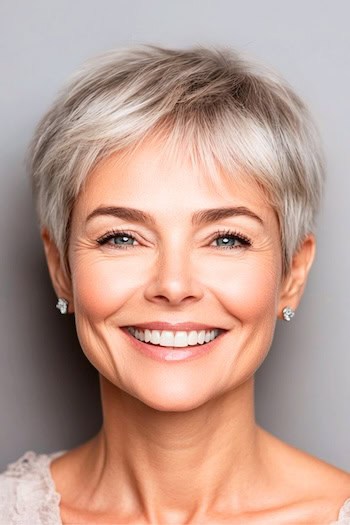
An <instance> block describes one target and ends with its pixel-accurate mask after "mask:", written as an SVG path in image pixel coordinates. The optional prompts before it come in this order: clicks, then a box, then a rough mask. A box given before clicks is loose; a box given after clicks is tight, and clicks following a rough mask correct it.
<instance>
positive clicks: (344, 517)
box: [335, 498, 350, 525]
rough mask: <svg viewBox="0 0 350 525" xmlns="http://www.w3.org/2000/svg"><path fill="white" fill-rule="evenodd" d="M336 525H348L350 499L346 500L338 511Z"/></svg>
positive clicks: (349, 523)
mask: <svg viewBox="0 0 350 525" xmlns="http://www.w3.org/2000/svg"><path fill="white" fill-rule="evenodd" d="M335 523H336V524H337V525H350V498H349V499H347V500H346V501H345V503H344V505H343V506H342V508H341V509H340V512H339V516H338V521H336V522H335Z"/></svg>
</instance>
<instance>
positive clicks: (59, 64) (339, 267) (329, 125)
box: [0, 0, 350, 470]
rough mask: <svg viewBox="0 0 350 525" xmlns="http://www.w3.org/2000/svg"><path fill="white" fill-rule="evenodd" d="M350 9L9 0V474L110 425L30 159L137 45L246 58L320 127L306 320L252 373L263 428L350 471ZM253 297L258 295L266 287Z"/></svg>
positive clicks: (4, 347)
mask: <svg viewBox="0 0 350 525" xmlns="http://www.w3.org/2000/svg"><path fill="white" fill-rule="evenodd" d="M348 7H349V2H348V1H347V0H343V1H340V0H329V1H322V0H308V1H305V0H304V1H300V0H293V2H291V1H288V2H286V1H283V0H264V1H261V0H245V1H244V2H241V1H234V0H215V1H204V0H202V1H197V2H196V1H194V0H186V1H185V0H182V1H179V0H177V1H176V2H175V1H169V0H146V1H141V0H139V1H137V0H128V1H124V0H114V1H112V0H100V1H99V2H97V1H95V2H94V1H91V0H84V1H83V0H80V1H78V0H76V1H74V0H73V1H72V0H54V1H48V0H42V1H39V0H31V1H29V2H27V1H25V0H22V1H19V0H17V1H16V0H1V3H0V62H1V81H0V90H1V119H0V130H1V131H0V133H1V138H0V155H1V164H0V166H1V172H0V184H1V192H0V199H1V201H0V214H1V217H0V230H1V246H0V249H1V269H0V271H1V283H0V286H1V289H0V301H1V316H0V323H1V361H0V363H1V365H0V470H1V469H2V468H4V467H5V465H6V464H7V462H9V461H12V460H14V459H16V458H17V457H18V456H19V455H21V454H22V453H23V452H25V451H26V450H30V449H32V450H35V451H37V452H49V451H54V450H61V449H65V448H71V447H73V446H75V445H77V444H78V443H80V442H82V441H83V440H85V439H88V438H89V437H90V436H92V435H93V433H95V432H96V431H97V430H98V428H99V425H100V423H101V415H100V402H99V395H98V382H97V374H96V372H95V370H94V369H93V368H92V366H91V365H90V364H89V363H88V361H87V360H86V359H85V357H84V356H83V354H82V352H81V350H80V349H79V346H78V344H77V341H76V338H75V330H74V320H73V318H72V317H70V318H65V317H60V315H59V313H58V311H57V310H56V309H55V296H54V293H53V291H52V290H51V286H50V283H49V278H48V275H47V272H46V266H45V261H44V258H43V251H42V248H41V243H40V238H39V233H38V229H37V226H36V220H35V214H34V211H33V205H32V202H31V194H30V189H29V183H28V180H27V177H26V175H25V169H24V156H25V150H26V146H27V144H28V141H29V139H30V136H31V133H32V131H33V128H34V125H35V123H36V122H37V121H38V119H39V117H40V116H41V115H42V113H43V112H44V111H45V110H46V108H47V107H48V105H49V103H50V102H51V101H52V99H53V97H54V95H55V93H56V91H57V89H58V88H59V87H60V86H61V85H62V83H63V82H64V81H65V80H66V78H67V77H68V76H69V75H70V74H71V73H72V72H73V71H74V70H75V69H76V67H77V66H78V65H79V64H80V63H81V62H82V61H83V60H84V59H86V58H87V57H89V56H91V55H94V54H97V53H100V52H102V51H104V50H107V49H109V48H112V47H115V46H119V45H125V44H130V43H142V42H150V43H157V44H163V45H167V46H181V47H182V46H186V45H191V44H196V43H202V44H205V43H209V44H221V45H230V46H233V47H237V48H238V49H241V50H243V51H245V52H247V53H249V54H251V55H253V56H255V57H257V58H258V59H260V60H262V61H263V62H265V63H267V64H269V65H270V66H272V67H274V68H275V69H277V70H279V71H280V72H281V73H282V74H283V75H284V76H285V77H286V78H287V79H288V80H289V81H290V83H291V84H292V85H293V86H294V87H295V88H296V89H297V91H298V92H299V93H300V94H301V96H302V97H303V98H304V99H305V100H306V101H307V103H308V104H309V105H310V107H311V109H312V111H313V113H314V115H315V117H316V120H317V121H318V123H319V126H320V128H321V133H322V135H323V140H324V143H325V149H326V155H327V160H328V174H329V180H328V186H327V195H326V199H325V202H324V207H323V211H322V214H321V217H320V221H319V230H318V233H319V244H318V255H317V261H316V264H315V266H314V268H313V271H312V275H311V278H310V281H309V284H308V287H307V290H306V293H305V296H304V299H303V302H302V305H301V306H300V308H299V310H298V312H297V316H296V317H295V318H294V320H293V322H292V323H289V324H287V323H282V322H279V326H278V327H277V332H276V337H275V342H274V344H273V347H272V350H271V352H270V354H269V356H268V358H267V360H266V361H265V362H264V364H263V366H262V367H261V369H260V371H259V372H258V375H257V390H256V406H257V419H258V421H259V423H260V424H262V425H263V426H264V427H265V428H267V429H268V430H270V431H271V432H273V433H274V434H276V435H277V436H279V437H280V438H282V439H284V440H286V441H288V442H289V443H292V444H294V445H295V446H297V447H299V448H302V449H304V450H306V451H308V452H309V453H311V454H314V455H317V456H319V457H321V458H323V459H324V460H326V461H328V462H330V463H333V464H335V465H337V466H340V467H342V468H344V469H346V470H350V348H349V310H350V302H349V301H350V286H349V269H350V264H349V258H350V249H349V233H348V229H349V224H350V221H349V219H350V217H349V214H350V211H349V206H348V201H349V166H350V158H349V133H348V129H349V117H350V111H349V93H350V82H349V43H350V32H349V30H348V21H349V15H350V13H349V8H348ZM257 293H259V291H258V290H257Z"/></svg>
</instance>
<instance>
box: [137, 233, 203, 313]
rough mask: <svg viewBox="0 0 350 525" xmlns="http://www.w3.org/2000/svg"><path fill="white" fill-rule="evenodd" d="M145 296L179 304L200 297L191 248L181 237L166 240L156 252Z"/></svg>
mask: <svg viewBox="0 0 350 525" xmlns="http://www.w3.org/2000/svg"><path fill="white" fill-rule="evenodd" d="M147 295H148V298H149V299H152V300H166V301H167V302H173V303H179V302H181V301H183V300H185V299H189V298H192V300H195V299H196V298H197V299H198V298H199V297H200V296H201V290H200V286H199V283H198V282H197V281H196V276H195V268H194V267H193V264H192V257H191V248H190V246H189V245H188V244H187V243H186V242H184V239H183V235H178V236H176V237H175V236H173V237H172V238H171V239H170V238H168V239H167V241H166V242H165V243H162V245H161V247H160V248H159V251H158V256H157V260H156V261H155V267H154V272H153V279H152V282H151V283H150V285H149V287H148V290H147Z"/></svg>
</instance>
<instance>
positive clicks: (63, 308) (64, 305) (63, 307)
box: [56, 297, 68, 314]
mask: <svg viewBox="0 0 350 525" xmlns="http://www.w3.org/2000/svg"><path fill="white" fill-rule="evenodd" d="M56 308H57V309H58V310H59V311H60V312H61V314H66V313H67V312H68V301H67V299H64V298H63V297H59V298H58V300H57V303H56Z"/></svg>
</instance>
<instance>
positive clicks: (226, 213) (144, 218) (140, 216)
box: [86, 206, 264, 226]
mask: <svg viewBox="0 0 350 525" xmlns="http://www.w3.org/2000/svg"><path fill="white" fill-rule="evenodd" d="M105 215H107V216H108V215H110V216H112V217H117V218H118V219H123V220H125V221H130V222H137V223H141V224H148V225H151V226H154V225H155V223H156V221H155V220H154V218H153V217H152V215H150V214H149V213H146V212H144V211H141V210H137V209H135V208H125V207H121V206H100V207H99V208H96V209H95V210H93V211H92V212H91V213H90V214H89V215H88V217H87V219H86V222H88V221H90V220H91V219H93V218H94V217H100V216H105ZM238 216H247V217H250V218H251V219H255V220H256V221H258V222H259V223H260V224H264V221H263V220H262V219H261V217H259V216H258V215H256V213H254V212H253V211H251V210H250V209H249V208H246V207H245V206H235V207H229V208H210V209H208V210H199V211H196V212H195V213H194V214H193V215H192V224H193V225H195V226H200V225H203V224H210V223H212V222H217V221H220V220H222V219H227V218H229V217H238Z"/></svg>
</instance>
